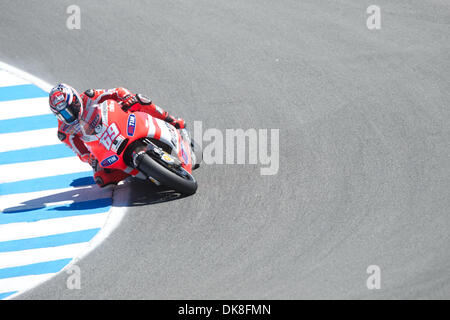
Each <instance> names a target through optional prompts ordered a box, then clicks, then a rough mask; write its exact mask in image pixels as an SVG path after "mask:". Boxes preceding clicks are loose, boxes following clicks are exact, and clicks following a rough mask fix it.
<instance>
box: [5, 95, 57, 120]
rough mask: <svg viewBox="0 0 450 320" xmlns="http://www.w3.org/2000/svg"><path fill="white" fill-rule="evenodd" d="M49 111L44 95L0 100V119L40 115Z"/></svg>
mask: <svg viewBox="0 0 450 320" xmlns="http://www.w3.org/2000/svg"><path fill="white" fill-rule="evenodd" d="M50 113H51V111H50V108H49V106H48V98H46V97H44V98H32V99H20V100H11V101H2V102H0V120H7V119H14V118H23V117H31V116H40V115H43V114H50ZM55 123H56V121H55Z"/></svg>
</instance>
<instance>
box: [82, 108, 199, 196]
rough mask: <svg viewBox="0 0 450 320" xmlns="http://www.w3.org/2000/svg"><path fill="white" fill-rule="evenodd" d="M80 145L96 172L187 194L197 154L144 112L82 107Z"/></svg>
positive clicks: (185, 137) (185, 139)
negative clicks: (105, 171)
mask: <svg viewBox="0 0 450 320" xmlns="http://www.w3.org/2000/svg"><path fill="white" fill-rule="evenodd" d="M80 125H81V130H82V132H83V138H82V139H83V141H84V142H85V143H86V145H87V146H88V148H89V149H90V151H91V153H92V154H93V155H94V156H95V157H96V159H97V160H98V162H99V164H100V166H101V167H103V168H105V169H119V170H122V171H124V172H126V173H128V174H130V175H133V176H135V177H137V178H140V179H145V180H150V181H152V182H153V183H155V184H156V185H164V186H167V187H169V188H171V189H173V190H175V191H176V192H180V193H182V194H187V195H190V194H193V193H195V192H196V190H197V181H196V180H195V178H194V176H193V175H192V170H193V169H196V168H198V167H199V165H200V162H201V160H202V152H201V150H199V149H200V148H199V147H198V145H197V144H196V143H195V142H194V141H193V140H191V137H190V135H189V133H188V131H187V130H186V129H176V128H175V127H174V126H172V125H171V124H170V123H167V122H165V121H163V120H160V119H157V118H154V117H152V116H150V115H149V114H147V113H144V112H139V111H136V112H125V111H123V110H122V108H121V105H120V103H118V102H116V101H114V100H107V101H104V102H103V103H101V104H93V105H90V106H86V108H85V109H84V110H83V113H82V115H81V117H80Z"/></svg>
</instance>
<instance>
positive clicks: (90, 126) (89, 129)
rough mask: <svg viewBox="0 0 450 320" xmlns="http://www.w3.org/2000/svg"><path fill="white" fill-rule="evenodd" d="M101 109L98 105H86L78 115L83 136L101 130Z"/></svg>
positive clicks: (94, 133)
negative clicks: (79, 115)
mask: <svg viewBox="0 0 450 320" xmlns="http://www.w3.org/2000/svg"><path fill="white" fill-rule="evenodd" d="M101 111H102V109H101V107H100V105H98V104H93V105H90V106H86V107H85V108H84V110H83V113H82V115H81V117H80V125H81V131H82V132H83V135H85V136H92V135H96V134H98V133H100V132H101V130H102V112H101Z"/></svg>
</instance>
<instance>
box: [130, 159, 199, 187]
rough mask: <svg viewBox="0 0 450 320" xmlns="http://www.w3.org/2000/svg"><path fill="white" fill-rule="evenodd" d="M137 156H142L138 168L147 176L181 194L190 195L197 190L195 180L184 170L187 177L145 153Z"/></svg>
mask: <svg viewBox="0 0 450 320" xmlns="http://www.w3.org/2000/svg"><path fill="white" fill-rule="evenodd" d="M139 157H142V158H141V159H140V161H139V166H138V169H139V170H140V171H142V172H143V173H144V174H146V175H147V176H149V177H152V178H154V179H156V180H158V181H159V182H160V183H161V184H163V185H165V186H167V187H170V188H173V189H174V190H175V191H177V192H180V193H182V194H186V195H191V194H194V193H195V192H196V191H197V181H196V180H195V178H194V177H193V176H192V175H191V174H189V172H187V171H186V173H187V178H183V177H181V176H179V175H177V174H176V173H174V172H172V171H170V170H169V169H167V168H165V167H164V166H162V165H161V164H159V163H158V162H156V161H155V160H154V159H152V157H150V156H149V155H148V154H146V153H143V154H142V155H140V156H139Z"/></svg>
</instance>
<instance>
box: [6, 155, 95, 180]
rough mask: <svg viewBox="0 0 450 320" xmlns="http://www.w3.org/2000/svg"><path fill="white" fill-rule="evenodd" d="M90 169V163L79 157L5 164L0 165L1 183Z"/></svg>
mask: <svg viewBox="0 0 450 320" xmlns="http://www.w3.org/2000/svg"><path fill="white" fill-rule="evenodd" d="M89 169H91V167H90V166H89V164H87V163H84V162H81V161H80V159H79V158H78V157H67V158H58V159H51V160H42V161H31V162H21V163H12V164H4V165H1V166H0V174H1V176H0V183H8V182H16V181H21V180H28V179H37V178H44V177H50V176H57V175H63V174H69V173H75V172H84V171H89ZM91 170H92V169H91Z"/></svg>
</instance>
